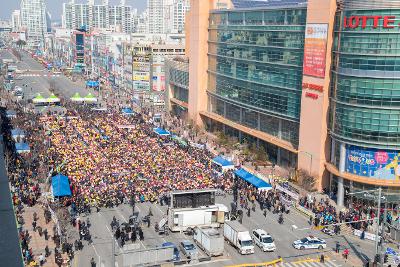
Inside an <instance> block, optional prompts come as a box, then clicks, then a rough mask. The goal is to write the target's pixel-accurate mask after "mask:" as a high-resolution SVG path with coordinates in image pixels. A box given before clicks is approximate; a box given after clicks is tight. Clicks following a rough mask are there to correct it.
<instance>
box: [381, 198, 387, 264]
mask: <svg viewBox="0 0 400 267" xmlns="http://www.w3.org/2000/svg"><path fill="white" fill-rule="evenodd" d="M386 218H387V201H385V210H384V211H383V222H382V230H381V233H382V236H381V238H382V241H381V252H380V265H381V266H382V267H383V264H384V257H385V250H384V249H385V246H384V245H383V244H384V241H385V238H384V237H385V230H386V228H385V227H386Z"/></svg>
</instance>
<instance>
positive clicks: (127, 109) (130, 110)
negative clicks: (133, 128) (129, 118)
mask: <svg viewBox="0 0 400 267" xmlns="http://www.w3.org/2000/svg"><path fill="white" fill-rule="evenodd" d="M122 113H123V114H126V115H133V114H135V112H134V111H133V110H132V109H131V108H123V109H122Z"/></svg>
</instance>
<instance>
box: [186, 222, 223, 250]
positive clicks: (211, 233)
mask: <svg viewBox="0 0 400 267" xmlns="http://www.w3.org/2000/svg"><path fill="white" fill-rule="evenodd" d="M193 238H194V242H195V243H196V244H197V245H198V246H199V247H200V248H201V249H202V250H203V251H204V252H205V253H206V254H207V255H208V256H210V257H213V256H220V255H223V254H224V237H223V236H222V235H221V234H220V233H219V231H218V230H217V229H215V228H212V227H207V228H203V227H196V228H194V235H193Z"/></svg>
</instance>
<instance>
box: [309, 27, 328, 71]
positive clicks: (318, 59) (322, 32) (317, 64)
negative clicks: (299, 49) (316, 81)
mask: <svg viewBox="0 0 400 267" xmlns="http://www.w3.org/2000/svg"><path fill="white" fill-rule="evenodd" d="M327 36H328V24H307V27H306V35H305V43H304V61H303V62H304V63H303V73H304V75H309V76H314V77H319V78H324V77H325V66H326V60H325V59H326V44H327Z"/></svg>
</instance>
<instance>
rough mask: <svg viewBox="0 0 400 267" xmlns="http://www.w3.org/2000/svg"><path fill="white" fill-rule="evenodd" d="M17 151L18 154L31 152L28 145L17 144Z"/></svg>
mask: <svg viewBox="0 0 400 267" xmlns="http://www.w3.org/2000/svg"><path fill="white" fill-rule="evenodd" d="M15 150H17V153H24V152H30V151H31V150H30V148H29V145H28V144H27V143H15Z"/></svg>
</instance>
